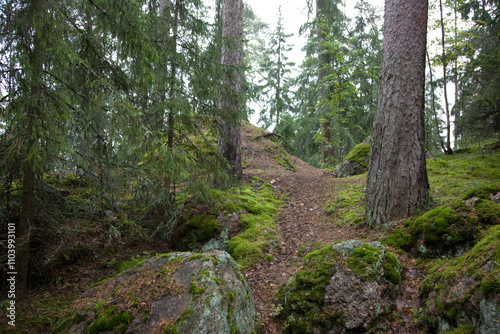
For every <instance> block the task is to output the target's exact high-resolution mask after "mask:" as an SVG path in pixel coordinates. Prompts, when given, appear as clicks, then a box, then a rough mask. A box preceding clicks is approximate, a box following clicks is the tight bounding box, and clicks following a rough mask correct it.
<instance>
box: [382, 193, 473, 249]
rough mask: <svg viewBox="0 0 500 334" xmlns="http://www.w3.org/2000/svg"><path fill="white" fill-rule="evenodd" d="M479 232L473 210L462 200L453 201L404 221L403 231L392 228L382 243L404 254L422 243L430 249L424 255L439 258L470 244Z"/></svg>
mask: <svg viewBox="0 0 500 334" xmlns="http://www.w3.org/2000/svg"><path fill="white" fill-rule="evenodd" d="M478 231H479V225H478V222H477V219H476V217H475V215H474V212H473V210H472V209H471V208H470V207H468V206H466V205H465V203H464V202H463V201H456V202H454V203H451V204H450V205H442V206H439V207H437V208H434V209H432V210H430V211H428V212H426V213H424V214H422V215H420V216H417V217H415V218H414V219H412V220H408V221H406V222H403V226H402V228H396V229H394V230H393V231H392V233H391V234H390V235H389V236H388V237H387V238H386V239H385V243H386V244H388V245H390V246H393V247H396V248H401V249H404V250H406V251H416V250H418V245H419V243H422V244H423V245H424V246H426V247H429V248H430V249H431V250H432V252H431V253H429V254H425V256H439V255H440V254H443V253H445V252H446V251H449V250H450V249H453V248H454V247H459V246H461V245H464V244H466V243H467V242H471V241H473V240H474V238H475V237H476V235H477V233H478ZM419 255H423V254H419Z"/></svg>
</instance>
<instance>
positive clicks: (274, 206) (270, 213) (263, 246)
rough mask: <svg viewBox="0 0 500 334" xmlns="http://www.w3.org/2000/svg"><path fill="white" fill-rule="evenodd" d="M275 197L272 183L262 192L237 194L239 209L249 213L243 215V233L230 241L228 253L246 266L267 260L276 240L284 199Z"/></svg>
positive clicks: (260, 188) (262, 187)
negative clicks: (278, 216)
mask: <svg viewBox="0 0 500 334" xmlns="http://www.w3.org/2000/svg"><path fill="white" fill-rule="evenodd" d="M275 196H276V195H275V194H274V192H273V188H272V186H271V185H270V184H269V183H265V184H263V185H262V186H260V187H259V189H252V188H251V187H246V188H244V189H242V190H240V194H239V195H237V199H238V203H239V206H240V207H241V208H243V209H244V210H245V211H246V212H248V213H245V214H240V225H241V227H242V228H243V232H242V233H240V234H238V235H237V236H235V237H234V238H232V239H231V240H230V241H229V243H228V245H227V251H228V253H229V254H231V256H233V258H234V259H235V260H236V262H237V263H238V264H239V265H241V266H243V267H247V266H251V265H254V264H256V263H257V262H258V261H260V260H261V259H262V258H264V256H266V253H267V252H268V251H269V250H270V248H271V247H272V246H273V244H274V243H275V242H276V240H277V236H278V234H277V227H276V222H275V220H276V216H277V213H278V208H279V207H280V206H281V200H278V199H276V197H275Z"/></svg>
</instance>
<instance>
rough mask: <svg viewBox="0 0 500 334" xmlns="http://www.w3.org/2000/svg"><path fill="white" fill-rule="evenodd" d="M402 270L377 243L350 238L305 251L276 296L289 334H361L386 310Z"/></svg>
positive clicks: (394, 257) (391, 255) (391, 254)
mask: <svg viewBox="0 0 500 334" xmlns="http://www.w3.org/2000/svg"><path fill="white" fill-rule="evenodd" d="M401 271H402V266H401V264H400V263H399V261H398V259H397V257H396V256H395V255H394V254H393V253H391V252H388V251H387V250H386V249H385V247H384V246H382V245H381V244H380V243H379V242H371V243H362V242H360V241H357V240H350V241H346V242H343V243H338V244H332V245H328V246H326V247H324V248H321V249H319V250H316V251H313V252H311V253H309V254H308V255H307V256H306V257H305V258H304V262H303V265H302V268H301V269H300V270H299V272H297V274H296V275H295V276H294V277H292V278H291V279H290V280H289V281H288V282H287V283H286V285H285V286H284V287H282V289H281V292H282V295H283V298H284V304H285V307H284V315H285V317H286V324H287V325H288V326H289V329H290V330H291V332H292V333H317V332H343V331H346V330H347V331H352V330H356V331H363V330H366V329H367V328H368V327H370V326H372V327H373V326H375V325H376V323H377V322H378V319H379V316H380V315H382V314H384V313H385V312H386V311H388V310H389V308H390V300H389V298H390V295H391V292H393V291H395V290H396V289H397V288H398V285H399V283H400V282H401Z"/></svg>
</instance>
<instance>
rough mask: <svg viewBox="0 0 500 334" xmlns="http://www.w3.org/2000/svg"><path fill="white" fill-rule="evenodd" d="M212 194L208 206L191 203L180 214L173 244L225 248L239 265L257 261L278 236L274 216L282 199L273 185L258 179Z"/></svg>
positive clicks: (189, 248) (200, 248)
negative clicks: (191, 204)
mask: <svg viewBox="0 0 500 334" xmlns="http://www.w3.org/2000/svg"><path fill="white" fill-rule="evenodd" d="M213 194H214V196H213V197H214V202H213V203H212V205H211V207H210V208H208V207H204V208H200V209H195V208H194V207H191V208H187V209H186V210H185V212H184V213H183V215H181V217H180V227H179V230H180V232H179V233H178V234H177V236H176V238H175V240H176V248H178V249H180V250H182V251H202V252H208V251H214V250H227V251H228V252H229V253H230V254H231V255H232V256H233V258H234V259H235V260H236V261H237V262H238V263H239V264H240V265H242V266H248V265H252V264H255V263H257V262H258V261H259V260H261V259H262V258H263V257H264V256H265V254H266V252H267V250H269V248H271V247H272V244H273V242H274V241H275V240H276V239H277V234H276V224H275V217H276V215H277V213H278V208H279V206H280V205H281V200H279V199H277V197H276V195H275V193H274V191H273V188H272V185H271V184H269V183H262V182H260V183H257V184H253V186H246V187H241V188H232V189H229V190H226V191H220V190H213ZM235 219H236V221H235ZM235 224H236V225H237V224H239V228H236V227H235ZM235 232H236V233H235Z"/></svg>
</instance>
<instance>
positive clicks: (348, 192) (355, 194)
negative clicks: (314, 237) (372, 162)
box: [324, 174, 366, 226]
mask: <svg viewBox="0 0 500 334" xmlns="http://www.w3.org/2000/svg"><path fill="white" fill-rule="evenodd" d="M336 182H337V183H339V184H338V189H339V190H338V191H337V192H336V194H335V197H334V198H333V199H331V200H329V201H327V202H326V203H325V209H324V210H325V211H326V213H328V214H329V215H331V217H332V219H333V220H334V221H335V224H336V225H337V226H343V225H344V224H349V223H351V224H353V223H357V224H361V223H362V222H363V221H364V215H365V204H364V200H365V189H366V174H363V175H357V176H352V177H348V178H343V179H337V180H336Z"/></svg>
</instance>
